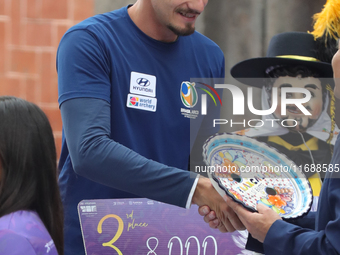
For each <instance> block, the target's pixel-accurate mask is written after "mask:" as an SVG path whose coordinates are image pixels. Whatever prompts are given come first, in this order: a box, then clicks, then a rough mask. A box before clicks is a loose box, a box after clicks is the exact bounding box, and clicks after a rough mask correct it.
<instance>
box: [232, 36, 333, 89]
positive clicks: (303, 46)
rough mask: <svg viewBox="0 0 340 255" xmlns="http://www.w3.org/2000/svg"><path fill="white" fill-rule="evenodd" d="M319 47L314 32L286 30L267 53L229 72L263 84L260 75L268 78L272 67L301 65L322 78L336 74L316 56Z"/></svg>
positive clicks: (245, 61) (242, 63) (237, 65)
mask: <svg viewBox="0 0 340 255" xmlns="http://www.w3.org/2000/svg"><path fill="white" fill-rule="evenodd" d="M316 56H317V47H316V42H315V40H314V37H313V35H311V34H309V33H304V32H285V33H281V34H277V35H275V36H274V37H273V38H272V39H271V40H270V43H269V47H268V51H267V55H266V57H262V58H251V59H247V60H244V61H241V62H239V63H237V64H236V65H234V66H233V67H232V68H231V70H230V73H231V75H232V76H233V77H234V78H235V79H237V80H239V81H240V82H242V83H245V84H248V85H251V86H256V87H262V84H263V83H262V82H259V80H258V79H257V81H256V79H249V78H267V77H268V76H267V75H266V70H267V69H268V68H270V67H275V66H285V65H302V66H305V67H307V68H309V69H311V70H312V71H314V72H317V73H318V74H319V76H320V77H321V78H331V77H333V70H332V66H331V64H329V63H326V62H321V61H319V60H318V59H317V58H316Z"/></svg>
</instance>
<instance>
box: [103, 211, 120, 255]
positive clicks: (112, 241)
mask: <svg viewBox="0 0 340 255" xmlns="http://www.w3.org/2000/svg"><path fill="white" fill-rule="evenodd" d="M108 218H115V219H116V220H117V221H118V230H117V233H116V235H115V236H114V237H113V238H112V239H111V240H110V241H108V242H107V243H103V244H102V245H103V246H108V247H111V248H112V249H114V250H116V252H117V253H118V255H123V253H122V252H121V251H120V250H119V249H118V248H117V247H116V246H114V245H113V243H114V242H115V241H117V240H118V238H119V237H120V236H121V235H122V233H123V229H124V222H123V220H122V219H121V218H120V217H119V216H117V215H114V214H108V215H106V216H104V217H103V218H102V219H101V220H100V221H99V223H98V227H97V231H98V233H99V234H101V233H102V232H103V230H102V226H103V222H104V221H105V220H106V219H108Z"/></svg>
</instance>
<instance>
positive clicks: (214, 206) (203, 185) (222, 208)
mask: <svg viewBox="0 0 340 255" xmlns="http://www.w3.org/2000/svg"><path fill="white" fill-rule="evenodd" d="M192 202H193V203H194V204H197V205H198V206H199V207H201V206H204V205H207V206H208V207H209V208H210V209H211V210H212V211H214V213H212V214H211V215H210V216H208V217H212V218H213V217H214V214H215V216H216V218H217V219H218V221H219V222H218V225H216V226H215V227H217V228H218V229H219V230H220V231H221V232H233V231H235V230H244V229H245V227H244V226H243V224H242V223H241V221H240V220H239V218H238V217H237V215H236V214H235V212H234V211H233V210H232V209H231V208H230V207H229V206H228V205H227V204H226V202H225V201H224V200H223V198H222V197H221V196H220V194H218V193H217V191H216V190H215V188H214V187H213V186H212V185H211V182H210V180H209V179H208V178H204V177H200V178H199V180H198V183H197V187H196V190H195V193H194V196H193V198H192ZM208 214H209V213H208ZM208 217H207V218H208ZM215 220H216V219H215ZM205 221H206V219H205ZM206 222H207V221H206ZM215 223H216V221H215ZM212 224H213V223H212ZM209 225H210V223H209ZM212 226H213V225H210V227H212Z"/></svg>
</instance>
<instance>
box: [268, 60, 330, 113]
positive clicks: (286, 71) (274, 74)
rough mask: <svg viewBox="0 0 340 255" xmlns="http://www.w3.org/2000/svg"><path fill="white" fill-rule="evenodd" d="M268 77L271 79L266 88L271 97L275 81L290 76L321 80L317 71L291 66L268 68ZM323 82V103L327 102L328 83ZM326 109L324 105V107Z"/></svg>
mask: <svg viewBox="0 0 340 255" xmlns="http://www.w3.org/2000/svg"><path fill="white" fill-rule="evenodd" d="M266 75H267V77H268V78H270V79H266V80H265V88H266V91H267V93H268V94H269V95H271V91H272V87H273V84H274V82H275V80H276V79H277V78H279V77H284V76H290V77H297V76H300V77H301V78H306V77H314V78H321V77H320V75H319V74H318V73H317V71H314V70H311V69H309V68H307V67H305V66H301V65H298V66H294V65H292V66H290V65H283V66H271V67H269V68H267V70H266ZM320 81H321V88H322V101H323V102H325V99H326V95H327V90H326V89H325V87H326V83H325V81H324V80H323V79H320ZM322 109H324V105H323V107H322Z"/></svg>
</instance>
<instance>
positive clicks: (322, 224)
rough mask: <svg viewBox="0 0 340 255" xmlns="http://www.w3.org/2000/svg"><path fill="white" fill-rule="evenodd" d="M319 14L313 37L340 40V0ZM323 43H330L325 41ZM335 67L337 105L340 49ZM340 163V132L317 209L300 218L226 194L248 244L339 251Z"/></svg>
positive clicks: (269, 249)
mask: <svg viewBox="0 0 340 255" xmlns="http://www.w3.org/2000/svg"><path fill="white" fill-rule="evenodd" d="M316 17H317V19H316V22H315V25H314V32H313V35H314V37H315V38H316V39H317V40H322V38H333V39H335V40H339V35H340V22H339V18H338V17H340V2H339V1H333V0H328V1H327V3H326V4H325V6H324V9H323V10H322V12H321V13H319V14H318V15H316ZM324 45H327V43H326V42H325V41H324ZM326 55H327V54H326ZM332 67H333V71H334V81H335V88H334V95H335V105H336V106H339V105H340V82H339V81H340V80H339V78H340V50H338V51H337V53H336V54H335V55H334V57H333V59H332ZM336 108H337V109H339V108H338V107H336ZM335 112H336V115H335V120H336V122H338V123H339V119H340V114H339V111H338V110H336V111H335ZM339 165H340V138H339V136H338V137H337V140H336V142H335V145H334V151H333V155H332V159H331V162H330V164H329V169H328V172H327V174H326V176H325V180H324V182H323V186H322V189H321V192H320V199H319V203H318V209H317V211H316V212H309V213H308V215H306V216H304V217H302V218H299V219H295V220H285V221H284V220H282V219H281V218H280V217H279V216H278V214H277V213H275V212H274V211H273V210H271V209H269V208H268V207H266V206H264V205H262V204H258V206H257V210H258V212H255V213H253V212H250V211H248V210H246V209H245V208H244V207H242V206H241V205H239V204H237V203H235V202H234V201H232V199H229V198H226V202H227V204H228V205H229V206H231V207H232V208H233V209H234V211H235V212H236V213H237V215H238V216H239V217H240V219H241V221H242V222H243V223H244V225H245V226H246V227H247V230H248V231H249V232H250V235H249V237H248V242H247V246H246V248H247V249H249V250H253V251H257V252H261V253H265V254H267V255H271V254H273V255H274V254H275V255H281V254H282V255H283V254H297V255H314V254H315V255H319V254H340V243H339V236H340V171H338V170H337V169H338V168H339ZM205 209H206V208H205ZM205 220H206V221H207V219H205Z"/></svg>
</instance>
